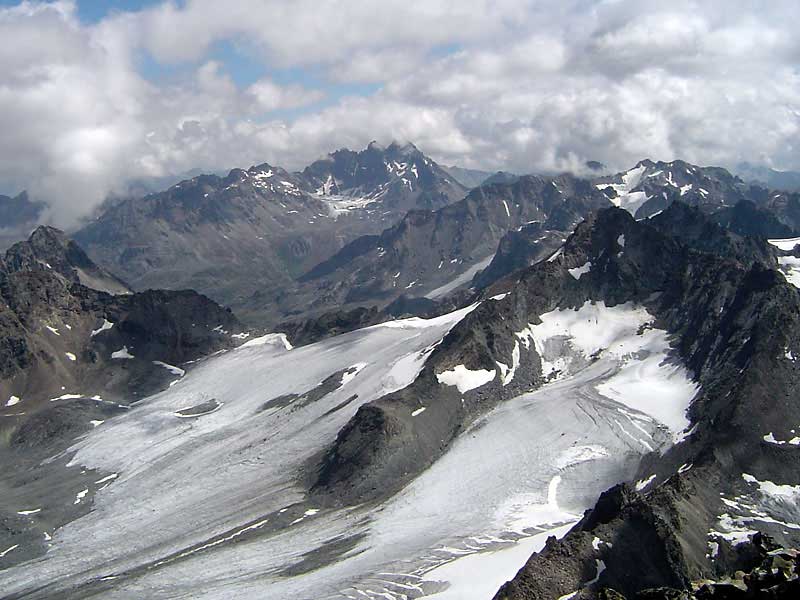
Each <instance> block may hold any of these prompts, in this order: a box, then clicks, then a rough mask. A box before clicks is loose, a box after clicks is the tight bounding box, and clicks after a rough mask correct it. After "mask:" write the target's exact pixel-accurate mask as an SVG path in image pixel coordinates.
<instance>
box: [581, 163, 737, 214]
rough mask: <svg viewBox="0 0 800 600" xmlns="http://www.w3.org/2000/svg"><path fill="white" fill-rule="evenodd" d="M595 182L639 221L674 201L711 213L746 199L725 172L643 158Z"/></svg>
mask: <svg viewBox="0 0 800 600" xmlns="http://www.w3.org/2000/svg"><path fill="white" fill-rule="evenodd" d="M594 183H595V185H596V186H597V189H599V190H602V191H603V192H604V193H605V194H606V195H607V196H608V197H609V199H610V200H611V202H612V203H614V204H615V205H616V206H619V207H620V208H624V209H625V210H627V211H628V212H630V213H631V214H632V215H634V216H637V217H639V218H642V217H647V216H650V215H653V214H655V213H657V212H658V211H660V210H663V209H664V208H666V207H667V206H668V205H669V204H670V203H671V202H672V201H673V200H676V199H680V200H681V201H683V202H687V203H689V204H692V205H695V206H701V207H706V209H709V210H710V209H716V208H721V207H724V206H733V205H735V204H736V203H737V202H739V201H740V200H742V199H744V198H745V193H744V192H745V185H744V183H743V182H742V181H741V180H740V179H738V178H736V177H734V176H733V175H731V174H730V173H728V171H726V170H725V169H721V168H717V167H697V166H694V165H691V164H689V163H687V162H684V161H682V160H675V161H672V162H661V161H658V162H653V161H652V160H650V159H645V160H642V161H639V162H638V163H637V164H636V166H634V167H633V168H632V169H629V170H627V171H624V172H622V173H617V174H615V175H609V176H605V177H599V178H597V179H596V180H595V182H594Z"/></svg>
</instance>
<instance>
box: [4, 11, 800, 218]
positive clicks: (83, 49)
mask: <svg viewBox="0 0 800 600" xmlns="http://www.w3.org/2000/svg"><path fill="white" fill-rule="evenodd" d="M798 17H800V6H798V5H797V3H796V1H795V0H791V1H789V0H774V1H772V2H770V3H766V4H762V5H761V6H760V7H759V9H758V10H755V9H754V8H753V7H752V4H751V3H750V2H747V1H746V0H725V1H723V0H707V1H706V2H702V3H700V2H695V1H691V0H676V1H675V2H672V3H670V5H669V7H668V8H665V7H664V5H663V3H661V2H656V1H655V0H636V1H634V0H615V1H610V0H604V1H603V0H595V1H592V0H563V1H560V2H556V1H552V2H541V1H538V2H534V1H532V0H531V1H530V2H528V1H525V0H502V1H490V0H471V1H461V2H457V1H455V0H436V1H434V0H428V1H424V2H423V1H414V0H388V1H386V2H382V3H363V2H360V1H355V0H347V1H345V0H343V1H342V2H337V3H319V2H316V1H314V2H311V1H310V0H297V1H296V2H291V3H287V2H282V1H281V2H278V1H275V2H263V3H258V4H255V3H252V2H247V1H244V0H231V1H230V2H227V3H226V4H225V6H224V7H221V5H219V4H218V3H217V2H211V1H207V0H189V1H187V2H185V3H182V4H180V5H178V4H176V3H163V4H160V5H157V6H155V7H154V8H151V9H147V10H144V11H142V12H140V13H116V14H113V15H111V16H110V17H108V18H107V19H105V20H104V21H101V22H100V23H97V24H95V25H87V24H82V23H80V22H79V21H78V19H77V17H76V11H75V6H74V4H73V3H71V2H58V3H54V4H41V3H36V2H26V3H23V4H21V5H20V6H18V7H12V8H5V9H0V39H3V40H4V43H3V45H2V46H1V47H0V69H2V72H3V78H2V80H1V81H0V128H1V129H2V131H3V136H0V159H1V160H0V191H4V192H15V191H18V190H19V189H23V188H28V189H29V190H30V191H31V192H32V194H33V195H34V196H39V197H42V198H45V199H47V200H48V201H49V202H50V203H51V204H52V205H53V213H52V218H53V220H54V221H55V222H56V223H58V224H60V225H68V224H69V223H70V222H71V221H74V219H75V218H76V217H77V216H80V215H81V214H85V213H86V212H88V211H89V210H90V209H91V207H92V206H94V205H96V204H97V202H99V201H100V200H101V199H102V198H103V197H104V195H105V194H107V193H108V192H109V191H110V190H113V189H115V188H120V187H124V186H125V185H126V183H127V182H128V181H129V180H133V179H138V178H141V177H147V176H162V175H167V174H174V173H180V172H184V171H186V170H189V169H193V168H202V169H208V170H211V169H213V170H218V169H220V168H225V167H232V166H248V165H250V164H255V163H260V162H263V161H268V162H271V163H274V164H280V165H283V166H286V167H288V168H295V167H300V166H302V165H303V164H305V163H307V162H308V161H310V160H312V159H313V158H315V157H317V156H319V155H320V154H322V153H324V152H327V151H330V150H331V149H334V148H337V147H342V146H350V147H358V146H363V145H365V144H366V143H367V142H369V141H370V140H372V139H378V140H379V141H384V142H388V141H389V140H391V139H393V138H397V139H401V140H411V141H414V142H415V143H416V144H417V145H419V146H420V147H421V148H422V149H423V150H425V151H427V152H428V153H430V154H431V155H433V156H434V157H435V158H437V159H438V160H441V161H442V162H446V163H451V162H458V163H460V164H463V165H465V166H479V167H484V168H503V169H510V170H517V171H523V172H524V171H532V170H559V169H569V168H574V167H577V166H579V165H580V164H581V163H582V162H583V161H585V160H589V159H594V160H601V161H603V162H605V163H607V164H609V165H611V166H612V167H619V168H624V167H628V166H630V165H631V164H632V163H634V162H636V161H637V160H639V159H641V158H643V157H645V156H650V157H652V158H657V159H672V158H679V157H680V158H685V159H687V160H690V161H693V162H697V163H702V164H710V163H717V164H734V163H736V162H738V161H740V160H759V159H761V160H763V161H765V162H767V163H769V164H772V165H773V166H776V167H779V168H794V169H800V152H799V151H798V147H797V144H796V142H795V140H796V139H797V137H798V133H800V75H798V70H797V67H796V65H797V64H798V63H800V61H799V60H798V59H800V39H799V38H798V37H797V36H796V35H795V33H794V31H793V28H794V23H795V22H797V20H798ZM221 41H228V42H233V43H234V45H235V46H236V47H242V48H246V50H247V52H248V55H249V57H250V58H251V59H252V60H257V61H261V62H262V64H263V65H264V67H265V72H267V73H269V72H271V70H273V69H276V68H277V69H293V70H295V71H297V70H304V69H310V70H312V72H313V73H314V78H310V79H309V80H312V81H321V82H322V83H321V84H320V85H318V86H312V87H305V86H304V85H301V84H300V83H299V82H294V83H287V84H284V83H279V82H278V80H277V79H276V78H274V77H272V76H271V75H265V76H264V77H262V78H260V79H259V80H258V81H256V82H255V83H252V84H249V85H247V86H241V85H238V84H237V83H236V82H235V81H234V80H233V79H232V78H231V76H230V75H229V74H228V73H227V71H226V69H227V68H228V67H227V66H226V65H225V64H223V63H221V62H219V60H218V59H214V58H213V53H212V48H214V45H215V44H216V43H218V42H221ZM148 54H149V55H150V56H152V57H153V59H154V60H156V61H159V62H161V63H164V64H169V65H171V68H173V69H174V73H175V74H174V75H172V76H170V77H169V78H166V79H164V80H163V81H159V82H153V81H148V80H146V79H145V78H143V76H142V74H141V71H140V69H141V57H142V56H143V55H145V56H147V55H148ZM281 81H283V80H281ZM362 82H372V83H375V84H378V85H379V86H380V87H381V89H380V90H379V91H378V92H376V93H374V94H373V95H371V96H369V97H360V96H357V95H350V96H344V97H341V98H339V99H338V100H337V96H339V95H341V93H342V92H341V91H340V90H341V89H346V88H342V87H341V86H342V84H358V83H362ZM357 88H358V86H357V85H354V86H353V88H352V89H357ZM337 90H339V91H337ZM323 101H324V102H323ZM274 111H277V112H274ZM286 111H289V112H286ZM287 114H291V115H292V117H291V118H289V117H286V115H287Z"/></svg>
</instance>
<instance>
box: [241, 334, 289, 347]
mask: <svg viewBox="0 0 800 600" xmlns="http://www.w3.org/2000/svg"><path fill="white" fill-rule="evenodd" d="M256 346H275V347H276V348H283V349H284V350H292V349H293V346H292V344H291V343H289V338H288V337H286V334H285V333H268V334H267V335H262V336H261V337H257V338H253V339H252V340H250V341H248V342H245V343H244V344H242V345H241V346H239V348H254V347H256Z"/></svg>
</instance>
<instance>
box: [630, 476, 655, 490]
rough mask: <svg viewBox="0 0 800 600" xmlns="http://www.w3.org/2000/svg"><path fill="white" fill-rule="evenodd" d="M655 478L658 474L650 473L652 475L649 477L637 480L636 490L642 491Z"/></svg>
mask: <svg viewBox="0 0 800 600" xmlns="http://www.w3.org/2000/svg"><path fill="white" fill-rule="evenodd" d="M655 478H656V475H655V473H654V474H653V475H650V477H648V478H646V479H640V480H639V481H637V482H636V486H635V488H636V491H637V492H641V491H642V490H643V489H644V488H646V487H647V486H648V485H650V484H651V483H653V480H654V479H655Z"/></svg>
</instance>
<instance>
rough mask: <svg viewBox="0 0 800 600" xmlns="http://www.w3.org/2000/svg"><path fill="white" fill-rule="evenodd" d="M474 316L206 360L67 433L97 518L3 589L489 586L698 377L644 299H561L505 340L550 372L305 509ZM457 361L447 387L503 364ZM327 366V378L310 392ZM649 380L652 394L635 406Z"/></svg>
mask: <svg viewBox="0 0 800 600" xmlns="http://www.w3.org/2000/svg"><path fill="white" fill-rule="evenodd" d="M474 308H475V306H474V305H473V306H470V307H467V308H465V309H462V310H459V311H456V312H453V313H450V314H447V315H444V316H441V317H438V318H435V319H430V320H424V319H418V318H415V319H406V320H402V321H394V322H390V323H386V324H383V325H376V326H373V327H369V328H365V329H361V330H358V331H354V332H351V333H347V334H344V335H340V336H337V337H335V338H331V339H328V340H324V341H322V342H319V343H316V344H312V345H309V346H305V347H301V348H295V349H290V345H289V344H285V343H284V340H283V339H282V338H281V337H280V336H273V337H270V338H267V339H263V341H262V342H261V343H259V344H251V345H248V346H243V347H240V348H238V349H236V350H232V351H229V352H226V353H223V354H220V355H218V356H216V357H213V358H211V359H208V360H206V361H205V362H204V363H203V364H201V365H198V366H197V367H196V368H195V369H193V370H192V371H190V372H188V373H186V374H185V376H184V377H183V378H181V379H180V380H179V381H178V382H177V383H176V384H175V385H173V386H172V387H171V388H169V389H168V390H166V391H164V392H162V393H160V394H157V395H155V396H152V397H151V398H148V399H145V400H144V401H142V402H140V403H138V404H137V405H136V406H135V407H134V408H133V409H132V410H130V411H129V412H127V413H126V414H124V415H122V416H120V417H117V418H114V419H111V420H109V421H107V422H105V423H104V424H103V426H102V427H98V428H95V429H93V430H92V431H90V432H89V433H88V434H87V435H86V436H85V437H84V438H82V439H81V440H80V441H79V442H78V443H77V444H76V445H75V447H74V448H73V451H74V452H75V455H74V457H73V459H72V462H71V464H72V465H73V466H74V467H75V468H78V469H81V468H91V469H96V470H97V479H96V485H97V486H100V485H102V488H100V487H92V488H90V489H89V490H84V489H76V490H74V491H72V492H71V494H72V495H71V496H70V497H69V498H68V499H67V501H69V502H76V501H77V502H80V503H90V502H93V506H92V511H91V512H90V513H88V514H86V515H85V516H83V517H81V518H80V519H78V520H76V521H73V522H72V523H70V524H68V525H66V526H64V527H62V528H61V529H58V530H57V531H56V532H55V533H54V534H53V536H52V540H51V541H50V542H49V543H50V544H51V545H50V548H49V550H48V553H47V554H46V556H44V557H42V558H39V559H35V560H32V561H29V562H27V563H24V564H21V565H18V566H16V567H13V568H10V569H8V570H6V571H4V572H2V573H0V587H1V588H2V589H3V590H5V593H7V594H15V593H29V594H30V595H29V596H28V597H32V598H36V597H46V596H47V594H49V597H56V596H58V595H59V594H61V595H64V591H65V590H68V589H71V588H74V587H76V586H86V585H89V586H101V587H97V588H95V587H90V588H80V589H81V592H79V593H82V592H85V591H87V590H89V589H92V590H95V589H100V590H102V597H103V598H125V599H127V598H142V597H164V595H165V594H167V593H168V595H169V596H170V597H191V598H245V599H249V598H252V599H259V600H260V599H262V598H265V597H269V598H272V597H275V598H297V599H301V600H302V599H314V600H317V599H325V598H360V599H362V600H363V599H367V598H376V599H377V598H381V599H383V600H402V599H403V598H405V599H411V598H418V597H423V596H429V597H432V598H437V599H439V600H442V599H445V600H446V599H453V600H455V599H470V598H486V597H490V596H491V594H493V593H494V592H495V591H496V590H497V588H498V587H499V586H500V585H502V583H504V582H505V581H506V580H507V579H509V578H511V577H512V576H513V575H514V574H515V573H516V571H517V570H518V569H519V568H520V567H521V566H522V565H523V564H524V562H525V561H526V560H527V558H528V556H529V555H530V553H531V552H533V551H535V550H536V549H539V548H541V547H542V545H543V544H544V541H545V539H546V537H547V536H548V535H552V534H557V535H563V534H564V533H566V531H567V530H568V529H569V527H570V526H571V524H573V523H574V522H575V521H576V520H577V519H578V518H579V516H580V515H581V514H582V512H583V510H585V509H586V508H587V507H589V506H591V505H592V504H593V503H594V501H595V500H596V498H597V495H598V494H599V493H600V492H602V491H603V490H605V489H607V488H608V487H610V486H611V485H613V484H615V483H617V482H618V481H620V480H626V479H630V478H631V477H632V476H633V474H634V473H635V470H636V468H637V466H638V462H639V459H640V457H641V456H642V454H644V453H645V452H648V451H649V450H651V449H652V450H655V451H658V450H662V449H664V448H665V447H667V446H668V445H669V444H671V443H672V442H673V436H672V433H673V432H674V431H675V429H676V428H680V427H682V426H683V424H684V421H683V420H681V419H680V418H679V417H682V418H684V419H685V417H683V415H684V412H685V407H686V406H688V402H689V401H690V400H691V397H690V392H692V395H693V390H694V388H693V387H692V386H691V384H690V381H689V379H688V374H687V373H686V372H685V370H681V369H682V367H680V366H679V365H677V364H674V363H672V362H670V361H668V360H666V354H667V351H668V343H667V338H666V335H665V334H664V333H663V332H659V331H658V330H654V329H652V328H648V327H645V325H647V324H649V323H650V322H651V321H652V317H650V315H648V314H647V312H646V311H645V310H644V309H641V308H637V307H635V306H631V305H622V306H618V307H613V308H609V307H605V306H604V305H603V304H602V303H598V304H596V305H592V304H588V303H587V305H585V306H583V307H582V308H581V309H580V310H578V311H554V312H553V313H549V314H548V315H543V316H542V321H543V322H542V324H540V325H532V326H530V327H529V328H528V329H526V330H525V331H524V332H521V333H519V334H517V337H516V339H515V341H518V342H519V344H522V345H526V344H531V343H533V344H535V347H536V348H537V349H539V348H541V349H542V351H543V353H544V355H545V359H546V361H547V364H548V365H550V367H549V368H550V372H551V373H552V374H553V375H554V377H553V380H552V382H551V383H549V384H548V385H546V386H544V387H543V388H541V389H539V390H537V391H533V392H529V393H526V394H523V395H521V396H518V397H516V398H513V399H511V400H509V401H507V402H504V403H503V404H501V405H500V406H498V407H497V408H495V409H494V410H492V411H491V412H490V413H488V414H487V415H485V416H484V417H482V418H480V419H479V420H478V421H477V422H475V423H474V424H473V425H472V426H471V427H469V428H467V430H466V431H465V432H464V433H463V434H462V435H461V436H460V437H459V438H457V439H456V440H455V442H454V443H453V444H452V445H451V447H450V448H449V450H448V451H447V452H446V453H445V455H444V456H443V457H442V458H441V459H439V460H438V461H437V462H436V463H434V464H433V465H432V466H431V467H430V468H429V469H427V470H426V471H424V472H423V473H422V474H421V475H420V476H419V477H417V478H416V479H415V480H414V481H412V482H411V483H410V484H409V485H408V486H406V487H405V488H404V489H403V490H402V491H400V492H399V493H397V494H396V495H395V496H393V497H391V498H388V499H386V500H384V501H383V502H382V503H380V504H379V505H377V506H375V505H370V506H363V507H354V508H346V509H335V510H334V509H325V508H323V507H319V506H314V505H313V503H312V502H311V500H310V499H309V497H308V496H306V494H305V493H304V487H303V485H302V483H301V477H302V475H303V474H304V472H305V470H306V469H307V468H308V467H307V465H308V464H309V461H310V460H312V459H313V458H314V457H317V456H319V453H320V452H321V451H322V450H324V449H326V448H327V447H329V445H330V444H331V443H332V442H333V441H334V439H335V437H336V435H337V433H338V432H339V430H340V429H341V428H342V427H343V426H344V425H345V424H346V423H347V422H348V420H349V419H350V418H351V417H352V416H353V415H354V414H355V412H356V410H357V409H358V407H359V406H361V405H362V404H363V403H365V402H368V401H370V400H373V399H376V398H378V397H380V396H382V395H384V394H386V393H389V392H391V391H394V390H398V389H401V388H403V387H405V386H407V385H408V384H410V383H411V382H412V381H413V380H414V379H415V378H416V377H417V375H418V374H419V372H420V370H421V369H422V367H423V366H424V364H425V360H427V357H428V356H429V355H430V353H431V352H432V351H433V349H434V348H435V347H436V345H437V344H438V343H439V342H440V341H441V340H442V338H443V337H444V336H445V335H446V334H447V332H448V331H449V330H450V329H451V328H452V327H453V326H454V325H455V324H457V323H458V322H459V321H460V320H461V319H463V318H464V316H465V315H466V314H468V313H469V312H470V311H471V310H473V309H474ZM650 359H652V364H649V363H648V364H645V365H644V366H642V368H638V369H637V367H636V365H637V364H638V363H639V362H641V361H642V360H644V361H645V362H646V361H647V360H650ZM517 360H518V359H517ZM461 367H462V370H458V368H456V369H453V370H452V373H453V376H454V379H453V380H451V381H450V382H446V383H443V385H457V386H458V385H459V384H461V385H462V386H463V385H465V384H466V385H467V386H470V385H473V384H475V383H478V382H479V381H484V380H486V379H487V378H488V373H491V376H492V378H495V377H496V376H497V375H498V373H496V372H495V371H490V372H489V371H485V372H483V373H481V372H474V371H473V372H469V370H467V369H466V368H463V365H462V366H461ZM165 368H166V367H165ZM513 368H514V369H515V368H516V360H515V364H514V365H513ZM509 370H510V367H506V370H505V372H504V373H500V375H501V376H503V377H504V378H505V377H508V375H509ZM476 373H479V374H480V377H478V376H477V375H476ZM335 374H341V375H340V377H339V378H337V379H335V380H334V381H335V382H336V383H338V384H339V385H338V387H336V388H335V389H333V391H330V392H329V393H327V394H326V395H324V396H323V397H322V398H320V399H318V400H314V401H307V398H306V396H304V393H305V392H308V391H311V390H313V389H315V388H317V386H319V385H320V384H321V382H323V381H326V380H328V378H330V377H331V376H332V375H335ZM511 376H512V377H513V374H512V375H511ZM687 382H688V383H687ZM648 384H650V385H655V386H657V387H658V389H660V390H661V391H659V393H658V394H657V395H655V396H653V397H651V395H647V398H643V397H641V393H642V390H643V389H644V387H643V386H646V385H648ZM661 388H663V389H661ZM459 389H461V386H459ZM648 389H650V388H648ZM291 394H296V395H297V396H290V395H291ZM211 405H214V406H216V408H215V409H214V410H212V411H210V412H207V413H202V414H199V415H198V416H197V417H196V418H177V417H176V413H177V412H178V411H180V410H182V409H186V408H187V407H197V406H211ZM424 411H425V407H419V408H418V409H417V410H416V411H415V413H414V418H415V419H425V418H426V417H427V415H426V413H425V412H424ZM428 414H429V413H428ZM642 440H644V441H645V442H646V443H645V444H643V443H642ZM20 508H21V509H23V508H29V507H20ZM8 551H9V552H10V551H11V550H8ZM476 574H480V575H481V576H480V577H477V578H476ZM42 582H48V583H47V587H46V588H45V589H44V590H43V591H42V592H41V594H39V593H38V592H31V590H34V589H37V588H39V587H40V586H41V585H42Z"/></svg>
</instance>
